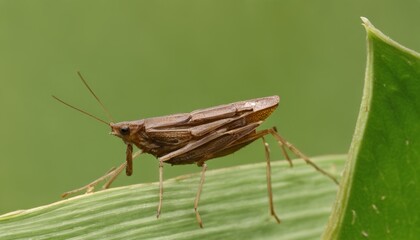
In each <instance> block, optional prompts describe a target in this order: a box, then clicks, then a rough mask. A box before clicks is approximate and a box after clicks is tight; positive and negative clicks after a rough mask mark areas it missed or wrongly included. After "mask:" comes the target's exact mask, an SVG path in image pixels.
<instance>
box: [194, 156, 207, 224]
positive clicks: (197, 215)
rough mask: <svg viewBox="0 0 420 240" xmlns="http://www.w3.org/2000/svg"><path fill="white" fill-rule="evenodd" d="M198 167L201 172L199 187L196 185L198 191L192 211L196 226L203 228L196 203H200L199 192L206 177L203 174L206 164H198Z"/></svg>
mask: <svg viewBox="0 0 420 240" xmlns="http://www.w3.org/2000/svg"><path fill="white" fill-rule="evenodd" d="M198 166H201V167H202V170H201V179H200V185H198V191H197V195H196V197H195V201H194V211H195V217H196V218H197V222H198V225H200V227H201V228H203V221H201V217H200V213H199V212H198V202H199V201H200V196H201V191H202V190H203V184H204V179H205V177H206V175H205V173H206V170H207V164H205V163H200V164H198Z"/></svg>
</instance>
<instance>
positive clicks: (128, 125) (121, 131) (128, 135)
mask: <svg viewBox="0 0 420 240" xmlns="http://www.w3.org/2000/svg"><path fill="white" fill-rule="evenodd" d="M109 125H110V126H111V132H110V134H112V135H114V136H117V137H119V138H121V139H122V140H123V141H124V142H125V143H135V142H136V140H137V138H138V134H137V133H138V131H139V129H141V127H142V126H143V123H142V122H139V121H130V122H119V123H110V124H109Z"/></svg>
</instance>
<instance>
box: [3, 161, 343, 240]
mask: <svg viewBox="0 0 420 240" xmlns="http://www.w3.org/2000/svg"><path fill="white" fill-rule="evenodd" d="M344 158H345V156H326V157H320V158H314V159H313V160H314V162H316V163H317V164H318V165H319V166H320V167H322V168H323V169H325V170H328V171H329V172H332V173H335V174H337V173H338V172H340V169H341V168H342V166H343V163H344ZM265 168H266V165H265V163H264V162H262V163H259V164H252V165H242V166H238V167H233V168H226V169H220V170H213V171H207V173H206V183H205V184H204V187H203V193H202V196H201V201H200V205H199V210H200V214H201V217H202V219H203V223H204V229H200V228H199V226H198V224H197V222H196V219H195V214H194V210H193V204H194V197H195V194H196V191H197V187H198V182H199V177H200V174H199V173H197V174H192V175H188V176H182V177H178V178H175V179H169V180H167V181H165V182H164V200H163V209H162V215H161V216H160V218H159V219H156V208H157V201H158V183H151V184H139V185H133V186H126V187H120V188H113V189H110V190H105V191H100V192H96V193H94V194H87V195H82V196H77V197H74V198H71V199H68V200H63V201H60V202H56V203H53V204H50V205H47V206H43V207H39V208H34V209H29V210H24V211H17V212H13V213H9V214H6V215H3V216H0V239H25V238H26V239H27V238H31V239H68V238H72V239H279V238H280V237H281V239H319V236H320V235H321V234H322V231H323V229H324V225H325V222H326V221H327V219H328V216H329V213H330V211H331V205H332V202H333V201H334V197H335V195H336V192H337V186H336V185H335V184H334V183H333V182H332V181H331V180H330V179H328V178H326V177H325V176H323V175H321V174H319V173H318V172H316V171H315V170H314V169H313V168H311V167H309V166H307V165H305V164H304V163H303V162H302V161H295V166H294V167H293V168H290V167H289V166H288V164H287V163H285V162H284V161H282V162H280V161H276V162H272V183H273V193H274V201H275V208H276V210H277V214H278V216H279V217H280V218H281V219H282V223H281V224H277V223H276V221H275V220H274V218H273V217H271V216H269V214H268V198H267V183H266V176H265V171H266V169H265ZM165 169H166V168H165Z"/></svg>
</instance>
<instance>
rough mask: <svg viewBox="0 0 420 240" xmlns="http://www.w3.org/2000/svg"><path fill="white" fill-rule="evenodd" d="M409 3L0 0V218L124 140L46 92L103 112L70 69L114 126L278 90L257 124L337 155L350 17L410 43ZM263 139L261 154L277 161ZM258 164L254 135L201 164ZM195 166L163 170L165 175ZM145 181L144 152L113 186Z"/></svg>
mask: <svg viewBox="0 0 420 240" xmlns="http://www.w3.org/2000/svg"><path fill="white" fill-rule="evenodd" d="M419 7H420V2H419V1H404V2H401V1H400V2H397V1H383V0H375V1H360V0H356V1H338V2H337V1H261V0H259V1H257V0H255V1H220V0H213V1H205V0H201V1H197V0H166V1H151V0H148V1H134V0H132V1H125V0H123V1H81V0H80V1H55V0H50V1H45V0H44V1H29V0H28V1H20V0H14V1H12V0H10V1H5V0H1V1H0V83H1V88H0V107H1V115H0V126H1V128H2V130H1V134H0V191H1V196H0V214H2V213H6V212H9V211H12V210H17V209H24V208H31V207H35V206H38V205H43V204H48V203H51V202H54V201H57V200H59V199H60V198H59V195H60V194H61V193H62V192H64V191H67V190H71V189H74V188H77V187H80V186H82V185H84V184H86V183H88V182H90V181H92V180H94V179H95V178H97V177H99V176H101V175H102V174H103V173H105V172H106V171H107V170H109V169H110V168H111V167H112V166H117V165H119V164H120V163H122V162H123V161H124V155H125V145H124V144H123V143H122V142H121V140H120V139H117V138H115V137H112V136H110V135H108V132H109V130H110V129H109V128H108V127H106V126H105V125H103V124H101V123H99V122H96V121H94V120H92V119H90V118H87V117H86V116H83V115H82V114H80V113H77V112H75V111H73V110H71V109H69V108H68V107H66V106H64V105H62V104H60V103H58V102H57V101H55V100H53V99H52V98H51V95H52V94H54V95H57V96H59V97H61V98H62V99H64V100H66V101H67V102H69V103H71V104H74V105H75V106H78V107H80V108H83V109H85V110H87V111H88V112H90V113H92V114H94V115H97V116H99V117H101V118H106V115H105V114H104V113H103V112H102V111H101V108H100V106H99V105H98V104H97V103H96V102H95V100H94V99H93V98H92V96H90V95H89V93H88V91H87V90H86V89H85V87H84V86H83V85H82V83H81V82H80V80H79V78H78V77H77V75H76V71H78V70H80V71H81V72H82V73H83V75H84V76H85V78H86V79H87V81H88V82H89V83H90V85H91V86H92V87H93V89H94V90H95V91H96V93H97V94H98V95H99V97H100V98H101V99H102V101H103V102H104V103H105V105H106V106H107V108H108V109H109V111H110V112H111V114H112V115H113V116H114V118H116V120H117V121H123V120H134V119H140V118H147V117H152V116H160V115H166V114H171V113H178V112H189V111H192V110H195V109H199V108H205V107H210V106H214V105H218V104H224V103H230V102H234V101H238V100H245V99H250V98H255V97H262V96H269V95H274V94H277V95H280V96H281V102H280V106H279V108H278V109H277V111H276V112H275V113H274V114H273V115H272V116H271V117H270V118H269V119H268V120H267V121H266V123H265V124H264V125H263V126H264V127H271V126H273V125H275V126H277V127H278V129H279V132H280V133H282V134H283V135H284V136H285V137H286V138H287V139H288V140H289V141H291V142H292V143H294V144H295V145H296V146H298V147H299V148H300V149H301V150H302V151H303V152H305V153H306V154H308V155H310V156H313V155H320V154H333V153H346V152H347V150H348V147H349V144H350V141H351V137H352V133H353V129H354V126H355V121H356V118H357V113H358V109H359V104H360V98H361V95H362V87H363V78H364V66H365V58H366V57H365V52H366V50H365V32H364V29H363V28H362V27H361V25H360V24H361V21H360V19H359V17H360V16H366V17H368V18H369V19H370V20H371V21H372V23H373V24H374V25H375V26H377V27H378V28H379V29H382V30H383V31H384V32H385V33H386V34H388V35H390V36H392V37H393V38H394V39H395V40H397V41H399V42H400V43H402V44H404V45H406V46H408V47H410V48H412V49H417V50H419V49H420V31H419V29H418V24H419V23H420V15H419V14H418V13H419ZM270 143H271V146H272V147H271V148H272V153H273V158H274V159H280V158H282V157H281V155H280V150H279V149H278V148H277V147H276V145H274V144H275V142H274V141H273V140H272V139H271V138H270ZM260 161H264V150H263V146H262V144H261V143H260V142H256V143H254V144H252V145H251V146H249V147H247V148H245V149H243V150H242V151H239V152H237V153H235V154H233V155H230V156H227V157H224V158H221V159H216V160H212V161H210V162H209V163H208V165H209V169H215V168H220V167H224V166H234V165H239V164H244V163H249V162H260ZM199 170H200V169H199V168H197V167H196V166H195V165H190V166H175V167H170V165H166V167H165V168H164V176H165V178H170V177H174V176H178V175H180V174H185V173H192V172H198V171H199ZM273 174H281V172H279V171H276V170H275V169H273ZM261 177H265V176H261ZM157 179H158V167H157V161H156V160H155V159H154V158H153V157H152V156H149V155H144V156H141V157H140V158H138V159H136V160H135V162H134V174H133V176H131V177H126V176H123V175H122V176H121V177H120V178H119V179H118V180H117V181H116V182H115V184H114V186H121V185H127V184H134V183H142V182H151V181H157ZM197 184H198V179H197ZM157 191H158V190H156V193H157Z"/></svg>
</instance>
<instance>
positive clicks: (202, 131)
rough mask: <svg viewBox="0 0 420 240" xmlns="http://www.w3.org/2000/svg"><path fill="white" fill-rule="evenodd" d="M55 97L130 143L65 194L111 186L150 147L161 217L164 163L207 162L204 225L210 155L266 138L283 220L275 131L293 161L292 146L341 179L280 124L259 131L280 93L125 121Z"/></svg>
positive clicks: (269, 173) (201, 186) (219, 153)
mask: <svg viewBox="0 0 420 240" xmlns="http://www.w3.org/2000/svg"><path fill="white" fill-rule="evenodd" d="M78 75H79V77H80V79H81V80H82V82H83V83H84V84H85V86H86V87H87V88H88V90H89V91H90V92H91V93H92V95H93V96H94V97H95V98H96V100H97V101H98V102H99V104H100V105H101V106H102V108H103V109H104V111H105V112H106V113H107V114H108V116H109V118H110V119H112V118H111V117H110V115H109V113H108V112H107V111H106V109H105V107H104V105H103V104H102V102H101V101H100V100H99V98H98V97H97V96H96V95H95V93H94V92H93V91H92V89H91V88H90V87H89V85H88V84H87V82H86V81H85V80H84V79H83V77H82V75H81V74H80V73H79V72H78ZM53 97H54V98H55V99H56V100H58V101H60V102H62V103H64V104H65V105H67V106H69V107H71V108H74V109H76V110H78V111H80V112H82V113H84V114H86V115H89V116H90V117H93V118H95V119H97V120H98V121H101V122H103V123H105V124H106V125H108V126H110V127H111V133H110V134H112V135H114V136H117V137H119V138H121V139H122V140H123V141H124V143H125V144H126V145H127V150H126V161H125V162H124V163H122V164H121V165H120V166H119V167H118V168H113V169H111V170H110V171H109V172H107V173H106V174H105V175H104V176H102V177H100V178H99V179H97V180H95V181H93V182H92V183H89V184H88V185H86V186H84V187H82V188H79V189H75V190H73V191H69V192H66V193H64V194H63V195H62V197H66V196H67V195H69V194H72V193H76V192H79V191H82V190H86V191H87V192H92V191H93V189H94V187H95V186H96V185H97V184H98V183H99V182H100V181H102V180H105V179H107V181H106V183H105V184H104V186H103V189H106V188H109V187H110V185H111V183H112V182H113V181H114V180H115V179H116V177H117V176H118V175H119V174H120V173H121V171H122V170H123V169H124V168H125V170H126V174H127V176H130V175H131V174H132V173H133V159H134V158H135V157H137V156H139V155H140V154H141V153H149V154H152V155H153V156H155V157H156V158H157V159H158V161H159V204H158V208H157V217H159V216H160V213H161V209H162V199H163V164H164V163H168V164H171V165H183V164H194V163H195V164H197V166H199V167H201V168H202V170H201V180H200V183H199V186H198V191H197V195H196V197H195V201H194V211H195V214H196V218H197V222H198V224H199V225H200V227H203V222H202V220H201V217H200V214H199V212H198V202H199V200H200V195H201V191H202V188H203V183H204V179H205V172H206V170H207V164H206V161H207V160H210V159H213V158H218V157H222V156H226V155H229V154H231V153H234V152H236V151H238V150H239V149H241V148H243V147H245V146H246V145H248V144H250V143H252V142H253V141H255V140H257V139H260V138H261V139H262V141H263V143H264V147H265V155H266V162H267V169H266V175H267V189H268V200H269V209H270V214H271V215H272V216H273V217H274V218H275V220H276V221H277V222H278V223H280V219H279V217H278V216H277V214H276V213H275V211H274V204H273V194H272V188H271V167H270V151H269V148H268V144H267V143H266V141H265V139H264V136H265V135H268V134H271V135H272V136H273V137H274V138H275V139H276V140H277V142H278V144H279V146H280V148H281V150H282V152H283V155H284V156H285V158H286V160H287V161H288V162H289V164H290V166H293V164H292V161H291V159H290V157H289V156H288V154H287V152H286V148H288V149H289V150H290V151H291V152H293V153H294V154H296V155H297V156H298V157H300V158H302V159H303V160H304V161H305V162H306V163H307V164H309V165H311V166H312V167H313V168H315V169H316V170H317V171H318V172H320V173H322V174H324V175H326V176H327V177H329V178H330V179H332V180H333V181H334V182H335V183H337V184H338V181H337V180H336V179H335V177H334V176H332V175H331V174H329V173H327V172H325V171H324V170H322V169H321V168H319V167H318V166H317V165H315V163H313V162H312V161H311V160H310V159H309V158H308V157H306V156H305V155H304V154H303V153H301V152H300V151H299V150H298V149H297V148H296V147H294V146H293V145H292V144H290V143H289V142H287V141H286V140H285V139H284V138H283V137H281V136H280V134H279V133H278V132H277V130H276V128H275V127H273V128H269V129H264V130H259V131H257V130H256V128H257V127H258V126H260V124H261V123H262V122H263V121H264V120H265V119H266V118H267V117H268V116H270V114H271V113H272V112H273V111H274V110H275V109H276V107H277V106H278V104H279V100H280V99H279V97H278V96H271V97H263V98H256V99H251V100H246V101H240V102H235V103H230V104H226V105H220V106H216V107H211V108H206V109H201V110H196V111H192V112H190V113H180V114H173V115H167V116H162V117H154V118H146V119H141V120H135V121H126V122H119V123H113V122H110V123H108V122H106V121H104V120H102V119H99V118H97V117H95V116H93V115H91V114H89V113H87V112H85V111H83V110H81V109H78V108H76V107H74V106H72V105H69V104H68V103H66V102H64V101H62V100H60V99H59V98H57V97H55V96H53ZM133 145H135V146H136V147H137V148H139V149H140V151H138V152H136V153H134V154H133Z"/></svg>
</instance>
